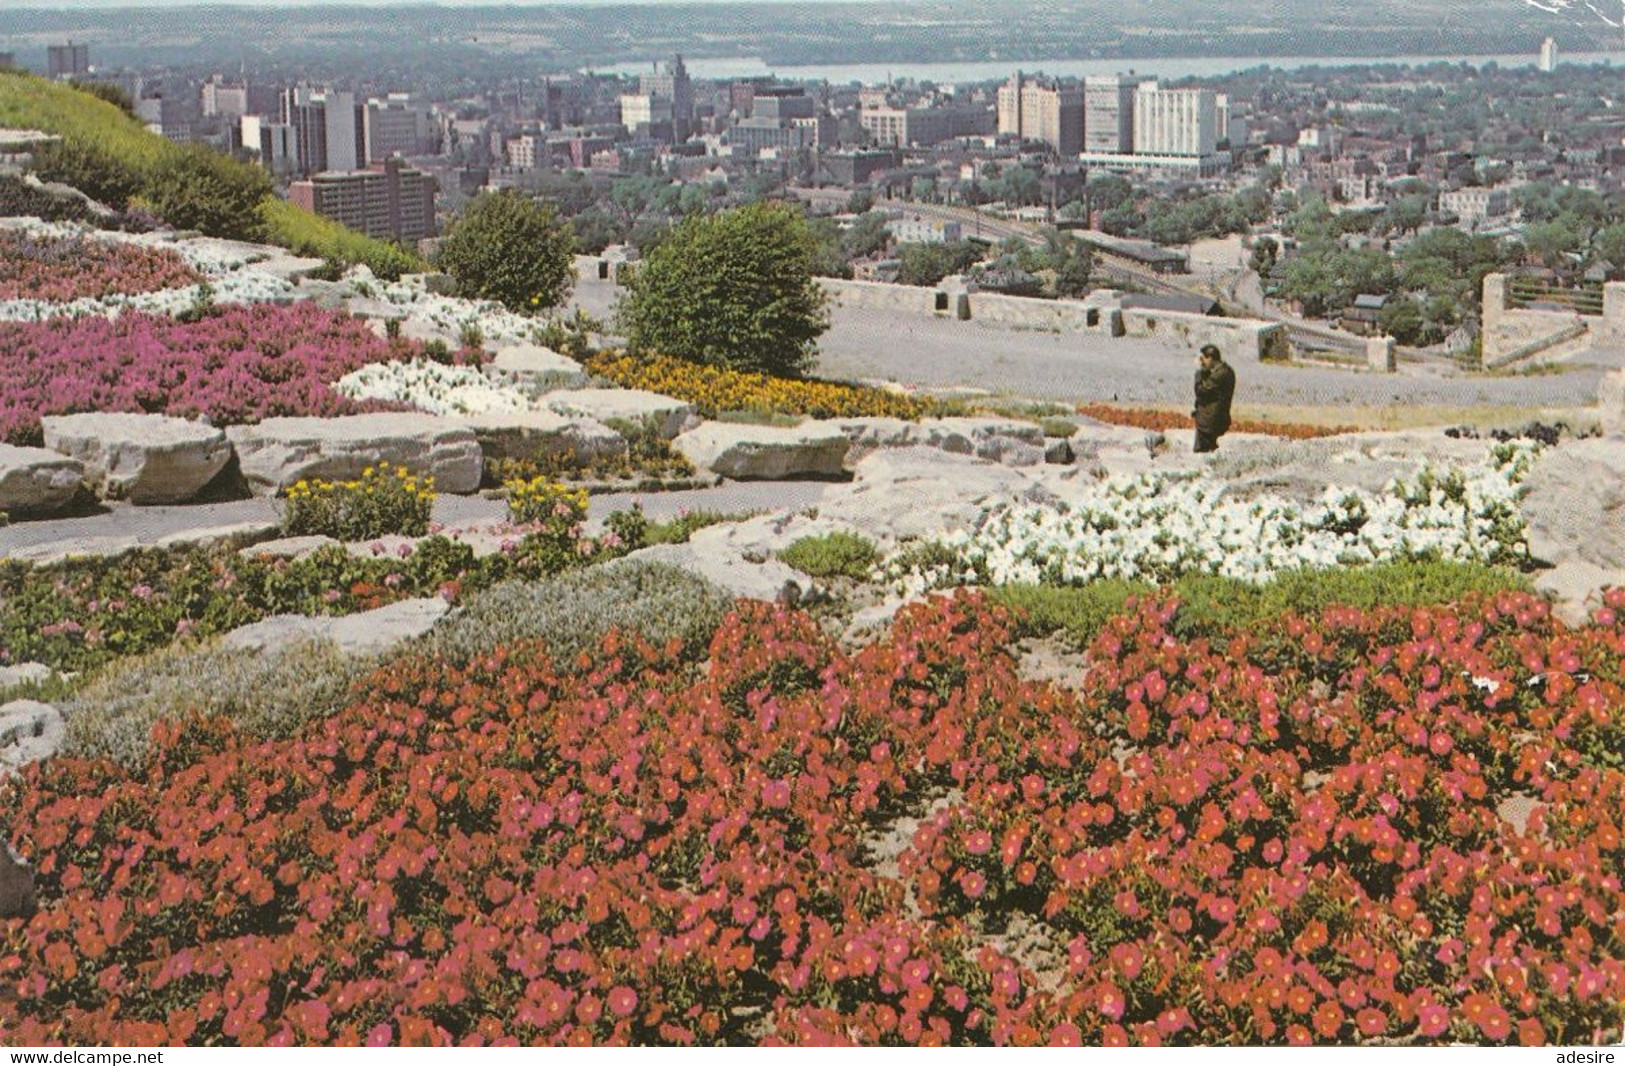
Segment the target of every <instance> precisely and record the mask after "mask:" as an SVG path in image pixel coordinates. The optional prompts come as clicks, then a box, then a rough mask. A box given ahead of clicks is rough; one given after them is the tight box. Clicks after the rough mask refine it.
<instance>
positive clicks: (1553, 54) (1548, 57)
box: [1537, 37, 1557, 74]
mask: <svg viewBox="0 0 1625 1066" xmlns="http://www.w3.org/2000/svg"><path fill="white" fill-rule="evenodd" d="M1537 66H1538V67H1539V68H1540V72H1541V73H1542V74H1550V73H1551V72H1552V71H1554V70H1556V69H1557V42H1556V41H1554V40H1552V39H1551V38H1550V37H1548V38H1546V40H1545V41H1543V42H1542V43H1541V46H1540V62H1539V63H1538V64H1537Z"/></svg>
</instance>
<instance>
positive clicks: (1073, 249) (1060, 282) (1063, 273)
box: [1055, 240, 1095, 299]
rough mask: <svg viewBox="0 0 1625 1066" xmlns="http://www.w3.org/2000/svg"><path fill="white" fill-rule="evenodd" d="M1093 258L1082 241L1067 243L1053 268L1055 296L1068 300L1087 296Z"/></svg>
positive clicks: (1091, 252) (1093, 266) (1093, 265)
mask: <svg viewBox="0 0 1625 1066" xmlns="http://www.w3.org/2000/svg"><path fill="white" fill-rule="evenodd" d="M1094 269H1095V257H1094V252H1093V251H1091V250H1090V248H1089V246H1088V245H1087V244H1084V243H1083V242H1082V241H1077V240H1073V241H1067V242H1066V244H1065V246H1064V251H1063V252H1062V253H1061V258H1060V262H1059V263H1057V264H1056V266H1055V295H1057V296H1061V297H1066V298H1070V299H1077V298H1079V297H1083V296H1087V295H1089V277H1090V275H1091V274H1093V273H1094Z"/></svg>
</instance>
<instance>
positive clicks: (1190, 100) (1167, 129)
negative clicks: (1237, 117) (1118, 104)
mask: <svg viewBox="0 0 1625 1066" xmlns="http://www.w3.org/2000/svg"><path fill="white" fill-rule="evenodd" d="M1218 144H1219V101H1218V97H1217V96H1216V95H1215V94H1214V93H1213V91H1212V90H1210V89H1164V88H1161V87H1160V86H1158V85H1157V83H1156V82H1148V83H1147V84H1144V85H1141V86H1140V88H1139V91H1138V92H1136V93H1135V94H1134V154H1135V155H1154V156H1189V157H1193V158H1200V157H1204V156H1210V155H1212V154H1213V153H1214V152H1215V151H1217V149H1218Z"/></svg>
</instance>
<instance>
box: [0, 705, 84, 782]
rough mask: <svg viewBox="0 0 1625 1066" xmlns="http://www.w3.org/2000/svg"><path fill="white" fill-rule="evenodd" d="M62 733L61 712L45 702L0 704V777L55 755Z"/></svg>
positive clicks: (63, 726)
mask: <svg viewBox="0 0 1625 1066" xmlns="http://www.w3.org/2000/svg"><path fill="white" fill-rule="evenodd" d="M66 736H67V725H66V723H64V722H63V720H62V712H60V711H58V710H57V709H56V708H55V707H53V706H51V705H50V704H49V703H40V702H38V701H36V700H14V701H12V702H11V703H8V704H6V705H4V706H0V777H5V776H7V775H9V774H13V773H16V772H17V771H18V770H20V769H22V768H23V767H24V766H27V765H28V764H29V763H31V762H39V761H40V760H41V759H48V758H50V757H51V756H53V755H55V754H56V753H57V751H59V750H60V749H61V747H62V741H63V738H64V737H66Z"/></svg>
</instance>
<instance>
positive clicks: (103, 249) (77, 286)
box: [0, 230, 203, 303]
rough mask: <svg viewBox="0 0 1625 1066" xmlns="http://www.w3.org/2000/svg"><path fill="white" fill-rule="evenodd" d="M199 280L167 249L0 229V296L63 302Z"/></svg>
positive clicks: (151, 290)
mask: <svg viewBox="0 0 1625 1066" xmlns="http://www.w3.org/2000/svg"><path fill="white" fill-rule="evenodd" d="M202 280H203V277H202V275H200V274H198V273H197V272H196V271H195V270H193V269H192V268H191V267H190V266H188V265H187V264H186V260H185V259H183V258H181V257H180V256H179V255H178V254H176V253H175V252H171V251H169V250H167V249H162V248H142V247H140V246H138V245H134V244H125V243H122V242H118V241H99V240H86V239H83V238H78V237H47V236H41V235H37V234H27V233H18V232H16V231H11V230H0V300H48V301H51V302H52V303H67V302H69V301H72V300H78V299H81V298H83V297H92V298H100V297H103V296H111V295H113V294H115V293H127V294H131V295H134V294H136V293H143V292H158V291H159V290H161V289H180V288H185V287H186V286H188V285H196V284H197V283H198V282H200V281H202Z"/></svg>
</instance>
